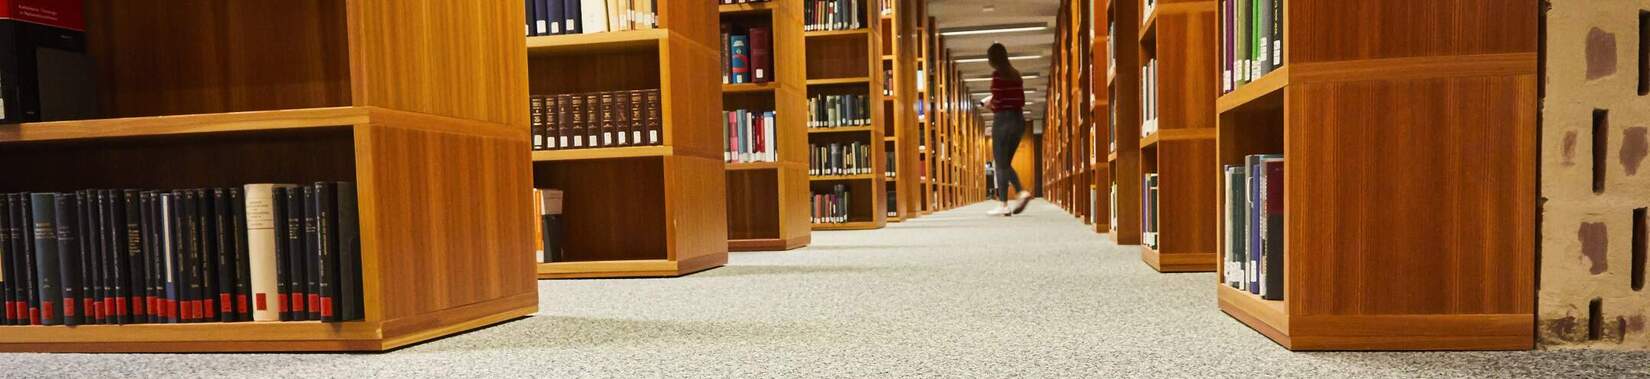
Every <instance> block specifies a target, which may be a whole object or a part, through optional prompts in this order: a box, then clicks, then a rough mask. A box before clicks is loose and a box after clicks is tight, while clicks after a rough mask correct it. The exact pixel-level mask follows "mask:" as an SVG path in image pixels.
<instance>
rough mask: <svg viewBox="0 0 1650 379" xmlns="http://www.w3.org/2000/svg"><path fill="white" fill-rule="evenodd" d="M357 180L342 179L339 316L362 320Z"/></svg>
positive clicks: (339, 232)
mask: <svg viewBox="0 0 1650 379" xmlns="http://www.w3.org/2000/svg"><path fill="white" fill-rule="evenodd" d="M356 203H357V201H356V193H355V183H351V182H338V271H339V277H338V282H339V288H338V296H339V297H340V299H339V303H341V304H340V305H339V311H340V312H342V313H341V314H340V315H339V316H338V319H339V320H342V321H350V320H360V319H363V318H365V317H366V306H365V304H363V302H362V297H361V296H362V293H363V291H362V288H364V287H362V283H361V226H360V213H359V212H360V211H359V210H357V209H356V206H357V204H356Z"/></svg>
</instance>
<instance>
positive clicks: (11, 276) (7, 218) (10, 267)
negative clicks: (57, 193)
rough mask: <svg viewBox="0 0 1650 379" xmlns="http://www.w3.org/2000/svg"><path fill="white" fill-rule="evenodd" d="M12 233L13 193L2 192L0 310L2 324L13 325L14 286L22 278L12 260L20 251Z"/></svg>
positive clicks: (0, 209)
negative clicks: (16, 246) (14, 242)
mask: <svg viewBox="0 0 1650 379" xmlns="http://www.w3.org/2000/svg"><path fill="white" fill-rule="evenodd" d="M11 234H12V233H11V195H10V194H0V308H4V312H0V325H12V324H13V323H14V322H15V320H16V319H17V309H16V308H15V306H16V303H15V302H13V301H12V299H14V298H15V297H14V296H15V295H13V292H12V288H13V287H16V286H17V282H18V281H19V280H20V278H18V276H17V272H16V269H17V264H16V263H15V262H13V261H12V259H13V258H16V256H17V254H18V252H17V250H16V249H14V248H13V247H12V244H11V242H12V238H11Z"/></svg>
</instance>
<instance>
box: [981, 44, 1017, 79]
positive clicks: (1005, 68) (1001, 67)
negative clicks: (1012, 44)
mask: <svg viewBox="0 0 1650 379" xmlns="http://www.w3.org/2000/svg"><path fill="white" fill-rule="evenodd" d="M985 58H986V61H989V62H991V68H992V69H994V70H997V71H998V72H1001V73H1004V74H1009V75H1013V76H1015V77H1018V76H1020V75H1019V74H1020V71H1019V70H1015V69H1014V64H1012V63H1009V62H1008V48H1007V47H1003V44H1001V43H993V44H991V47H990V48H986V49H985Z"/></svg>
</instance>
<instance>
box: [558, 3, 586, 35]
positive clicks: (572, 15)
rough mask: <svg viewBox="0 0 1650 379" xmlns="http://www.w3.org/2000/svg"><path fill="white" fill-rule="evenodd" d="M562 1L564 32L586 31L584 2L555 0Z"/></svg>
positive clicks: (577, 32) (576, 32) (578, 32)
mask: <svg viewBox="0 0 1650 379" xmlns="http://www.w3.org/2000/svg"><path fill="white" fill-rule="evenodd" d="M553 1H561V2H562V12H563V14H562V21H561V27H562V32H563V33H566V34H581V33H584V22H583V21H584V15H583V14H582V12H583V7H582V6H581V5H583V4H582V2H581V1H579V0H553Z"/></svg>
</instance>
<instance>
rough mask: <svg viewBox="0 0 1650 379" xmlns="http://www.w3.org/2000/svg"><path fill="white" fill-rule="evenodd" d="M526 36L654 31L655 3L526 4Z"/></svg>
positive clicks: (583, 0) (541, 0)
mask: <svg viewBox="0 0 1650 379" xmlns="http://www.w3.org/2000/svg"><path fill="white" fill-rule="evenodd" d="M526 5H527V35H528V36H548V35H558V34H588V33H603V32H609V31H615V32H616V31H625V30H640V29H653V28H654V27H656V26H657V25H658V23H659V17H658V12H657V9H658V8H659V4H658V0H526Z"/></svg>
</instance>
